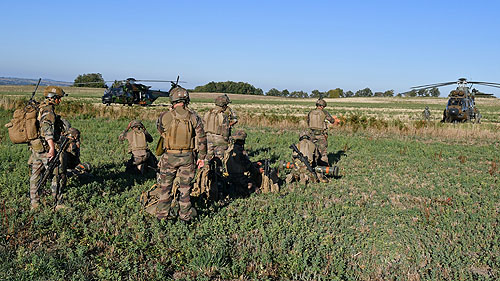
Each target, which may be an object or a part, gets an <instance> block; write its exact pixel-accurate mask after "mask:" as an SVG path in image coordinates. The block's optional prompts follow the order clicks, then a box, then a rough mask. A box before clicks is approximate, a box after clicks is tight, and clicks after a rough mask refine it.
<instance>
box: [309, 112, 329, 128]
mask: <svg viewBox="0 0 500 281" xmlns="http://www.w3.org/2000/svg"><path fill="white" fill-rule="evenodd" d="M325 116H326V114H325V113H324V112H323V111H322V110H319V109H315V110H313V111H311V112H310V113H309V124H307V125H308V126H309V128H310V129H314V130H323V129H325V128H326V127H325Z"/></svg>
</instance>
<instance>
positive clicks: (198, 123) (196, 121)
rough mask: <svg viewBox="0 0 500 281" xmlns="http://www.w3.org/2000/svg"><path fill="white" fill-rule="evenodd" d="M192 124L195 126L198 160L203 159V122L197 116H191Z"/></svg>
mask: <svg viewBox="0 0 500 281" xmlns="http://www.w3.org/2000/svg"><path fill="white" fill-rule="evenodd" d="M193 117H194V120H193V123H194V124H196V125H195V128H194V131H195V133H196V137H197V139H198V158H199V159H205V157H206V156H207V136H206V134H205V129H204V128H203V121H202V120H201V118H200V116H198V114H193Z"/></svg>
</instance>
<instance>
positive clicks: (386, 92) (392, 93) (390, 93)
mask: <svg viewBox="0 0 500 281" xmlns="http://www.w3.org/2000/svg"><path fill="white" fill-rule="evenodd" d="M393 96H394V90H387V91H385V92H384V97H393Z"/></svg>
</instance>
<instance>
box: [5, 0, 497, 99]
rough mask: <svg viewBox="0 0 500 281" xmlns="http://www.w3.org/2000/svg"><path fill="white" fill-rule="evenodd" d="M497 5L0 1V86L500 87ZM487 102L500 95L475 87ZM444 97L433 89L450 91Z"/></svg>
mask: <svg viewBox="0 0 500 281" xmlns="http://www.w3.org/2000/svg"><path fill="white" fill-rule="evenodd" d="M499 8H500V2H497V1H383V0H382V1H355V0H353V1H308V2H306V1H92V0H88V1H2V2H1V3H0V10H1V11H2V17H0V23H1V26H2V43H1V44H0V76H9V77H23V78H37V77H43V78H50V79H56V80H64V81H73V80H74V79H75V78H76V76H78V74H82V73H93V72H99V73H102V75H103V77H104V79H106V80H114V79H124V78H127V77H135V78H137V79H167V80H169V79H175V78H176V77H177V75H180V76H181V80H185V81H187V82H188V83H187V84H185V86H186V87H188V88H192V87H194V86H197V85H202V84H205V83H207V82H210V81H227V80H232V81H244V82H248V83H251V84H252V85H254V86H256V87H259V88H262V89H263V90H264V91H267V90H269V89H270V88H272V87H275V88H277V89H280V90H282V89H285V88H286V89H288V90H290V91H293V90H304V91H308V92H310V91H312V90H314V89H318V90H321V91H326V90H329V89H334V88H337V87H340V88H342V89H344V90H352V91H356V90H359V89H362V88H366V87H369V88H371V89H372V91H385V90H389V89H394V90H395V91H396V92H402V91H407V90H408V89H409V87H411V86H416V85H421V84H429V83H437V82H447V81H455V80H456V79H458V78H460V77H466V78H468V79H469V80H479V81H489V82H499V83H500V69H499V67H498V66H499V65H500V54H499V51H500V34H499V30H500V17H499V16H498V13H499V11H500V9H499ZM477 88H478V89H480V90H482V91H485V92H490V93H495V94H496V95H497V96H499V97H500V89H495V88H487V87H480V86H478V87H477ZM450 89H451V87H447V88H441V93H442V94H443V93H447V92H448V91H449V90H450Z"/></svg>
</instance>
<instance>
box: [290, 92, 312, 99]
mask: <svg viewBox="0 0 500 281" xmlns="http://www.w3.org/2000/svg"><path fill="white" fill-rule="evenodd" d="M290 97H291V98H307V97H309V94H308V93H307V92H304V91H293V92H291V93H290Z"/></svg>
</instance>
